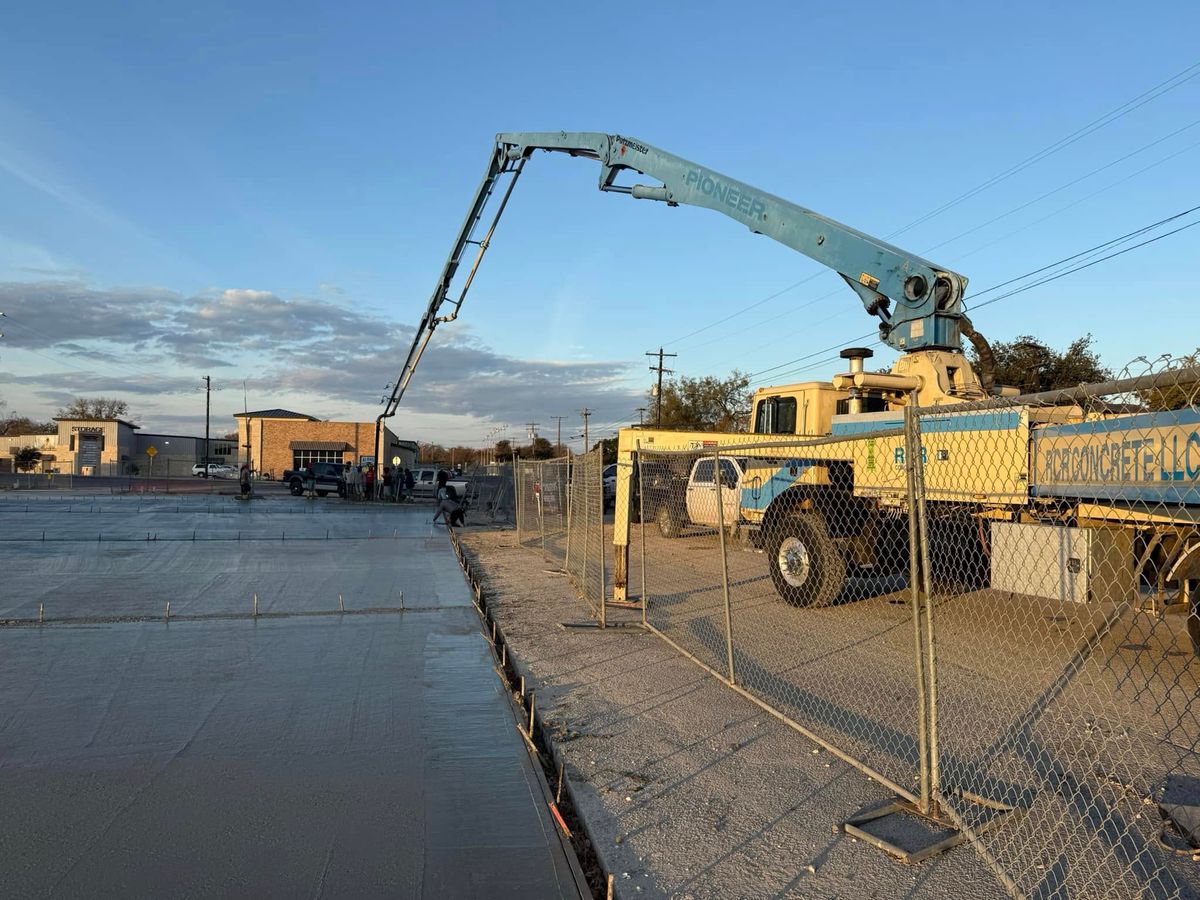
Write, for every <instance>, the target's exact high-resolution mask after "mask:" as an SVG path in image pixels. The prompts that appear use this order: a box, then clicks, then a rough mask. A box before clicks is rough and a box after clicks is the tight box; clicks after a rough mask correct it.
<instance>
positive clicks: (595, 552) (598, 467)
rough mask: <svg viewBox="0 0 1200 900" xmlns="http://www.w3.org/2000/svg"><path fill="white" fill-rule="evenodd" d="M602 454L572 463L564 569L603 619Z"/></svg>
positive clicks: (600, 618)
mask: <svg viewBox="0 0 1200 900" xmlns="http://www.w3.org/2000/svg"><path fill="white" fill-rule="evenodd" d="M603 471H604V455H603V451H601V450H599V449H596V450H591V451H589V452H588V453H584V454H583V455H581V456H576V457H574V458H573V460H572V464H571V475H570V482H569V495H570V500H569V506H568V508H569V515H568V532H567V558H566V569H567V573H568V574H569V575H570V577H571V581H572V582H573V583H574V584H575V588H576V590H578V591H579V595H580V597H582V598H583V600H584V602H585V603H586V604H587V605H588V608H589V609H590V610H591V612H592V615H593V616H595V617H596V618H597V619H599V620H600V621H601V622H603V621H604V616H605V583H604V575H605V549H606V548H605V543H604V480H603Z"/></svg>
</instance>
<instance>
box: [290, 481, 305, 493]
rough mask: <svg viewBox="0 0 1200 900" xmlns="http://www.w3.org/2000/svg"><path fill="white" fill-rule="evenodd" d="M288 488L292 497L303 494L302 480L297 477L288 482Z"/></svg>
mask: <svg viewBox="0 0 1200 900" xmlns="http://www.w3.org/2000/svg"><path fill="white" fill-rule="evenodd" d="M288 490H290V491H291V492H292V496H293V497H302V496H304V482H303V481H301V480H300V479H299V478H293V479H292V480H291V481H289V482H288Z"/></svg>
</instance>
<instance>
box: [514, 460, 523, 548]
mask: <svg viewBox="0 0 1200 900" xmlns="http://www.w3.org/2000/svg"><path fill="white" fill-rule="evenodd" d="M513 497H514V500H513V507H514V509H513V519H514V520H515V521H516V523H517V546H518V547H519V546H521V525H522V522H521V518H522V516H521V501H522V500H523V499H524V497H525V495H524V494H522V493H521V467H520V465H518V463H517V458H516V456H513Z"/></svg>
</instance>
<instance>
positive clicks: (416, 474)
mask: <svg viewBox="0 0 1200 900" xmlns="http://www.w3.org/2000/svg"><path fill="white" fill-rule="evenodd" d="M440 471H446V472H449V471H450V470H449V469H445V470H442V469H439V468H437V467H436V466H431V467H426V468H423V469H413V496H414V497H430V498H434V497H437V474H438V472H440ZM446 484H447V485H449V486H450V487H453V488H454V490H455V491H457V492H458V499H459V500H462V499H464V498H465V497H466V496H467V489H468V488H469V487H470V482H469V481H467V479H465V478H463V477H462V476H455V475H451V476H450V480H449V481H447V482H446Z"/></svg>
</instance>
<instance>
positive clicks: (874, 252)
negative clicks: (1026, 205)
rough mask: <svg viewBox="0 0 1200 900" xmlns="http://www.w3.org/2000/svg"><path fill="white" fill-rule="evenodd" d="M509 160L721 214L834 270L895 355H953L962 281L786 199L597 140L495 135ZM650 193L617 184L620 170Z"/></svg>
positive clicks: (617, 140)
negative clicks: (563, 169)
mask: <svg viewBox="0 0 1200 900" xmlns="http://www.w3.org/2000/svg"><path fill="white" fill-rule="evenodd" d="M496 143H497V145H499V146H501V147H503V148H506V150H507V155H508V158H509V159H514V160H516V159H528V158H529V156H530V155H531V154H532V153H533V151H534V150H546V151H551V152H561V153H567V154H570V155H572V156H582V157H585V158H589V159H596V160H598V161H599V162H600V166H601V168H600V184H599V187H600V190H602V191H616V192H619V193H624V194H629V195H630V196H632V197H633V198H634V199H639V200H659V201H663V202H665V203H667V204H668V205H670V206H678V205H679V204H681V203H683V204H687V205H689V206H699V207H704V208H707V209H712V210H715V211H716V212H719V213H723V214H724V215H727V216H729V217H730V218H732V219H734V220H736V221H738V222H741V223H742V224H743V225H745V226H746V227H747V228H749V229H750V230H751V231H752V232H754V233H755V234H763V235H766V236H768V237H770V238H773V239H774V240H776V241H779V242H780V243H781V244H784V245H785V246H787V247H790V248H792V249H793V250H797V251H799V252H800V253H803V254H804V255H805V256H808V257H810V258H812V259H814V260H816V261H817V262H819V263H821V264H822V265H825V266H828V267H829V268H831V269H833V270H835V271H836V272H837V273H838V274H839V275H841V276H842V278H843V279H844V280H845V281H846V283H847V284H848V285H850V287H851V288H853V289H854V291H855V292H856V293H857V294H858V295H859V298H860V299H861V300H862V303H863V306H864V307H865V308H866V310H867V312H868V313H870V314H871V315H873V316H876V317H877V318H878V319H879V321H880V329H879V330H880V336H881V337H882V339H883V340H884V341H885V342H886V343H887V344H889V345H890V346H892V347H894V348H895V349H897V350H902V351H913V350H922V349H943V350H959V349H960V347H961V337H960V330H959V320H960V318H961V316H962V299H963V294H964V292H965V291H966V287H967V279H966V277H965V276H963V275H959V274H958V273H956V272H952V271H950V270H949V269H946V268H944V267H942V266H938V265H936V264H935V263H932V262H930V261H928V260H925V259H922V258H921V257H919V256H916V255H914V254H911V253H908V252H907V251H905V250H902V249H900V248H899V247H895V246H893V245H891V244H889V243H887V242H885V241H882V240H880V239H879V238H875V237H872V236H871V235H869V234H865V233H863V232H861V231H858V230H856V229H854V228H851V227H849V226H847V225H843V224H841V223H840V222H836V221H834V220H833V219H830V218H828V217H826V216H822V215H821V214H819V213H816V212H813V211H812V210H810V209H806V208H805V207H803V206H799V205H797V204H795V203H791V202H790V201H787V200H784V199H782V198H780V197H776V196H775V195H773V194H769V193H766V192H765V191H762V190H759V189H758V188H756V187H753V186H751V185H748V184H746V183H744V182H741V181H738V180H737V179H734V178H730V177H729V176H727V175H722V174H721V173H719V172H716V171H714V170H712V169H708V168H706V167H704V166H701V165H699V164H698V163H694V162H691V161H689V160H686V159H683V158H682V157H679V156H675V155H673V154H671V153H667V152H666V151H664V150H660V149H658V148H657V147H652V146H650V145H649V144H646V143H644V142H642V141H639V140H637V139H635V138H631V137H626V136H623V135H619V134H603V133H600V132H589V131H585V132H561V131H560V132H513V133H503V134H499V135H497V136H496ZM626 169H628V170H632V171H634V172H637V173H639V174H645V175H650V176H651V177H653V178H655V179H657V180H658V181H661V182H662V184H661V186H659V185H642V184H635V185H632V186H624V185H617V184H616V183H615V179H616V177H617V175H618V174H619V173H620V172H621V171H622V170H626Z"/></svg>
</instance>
